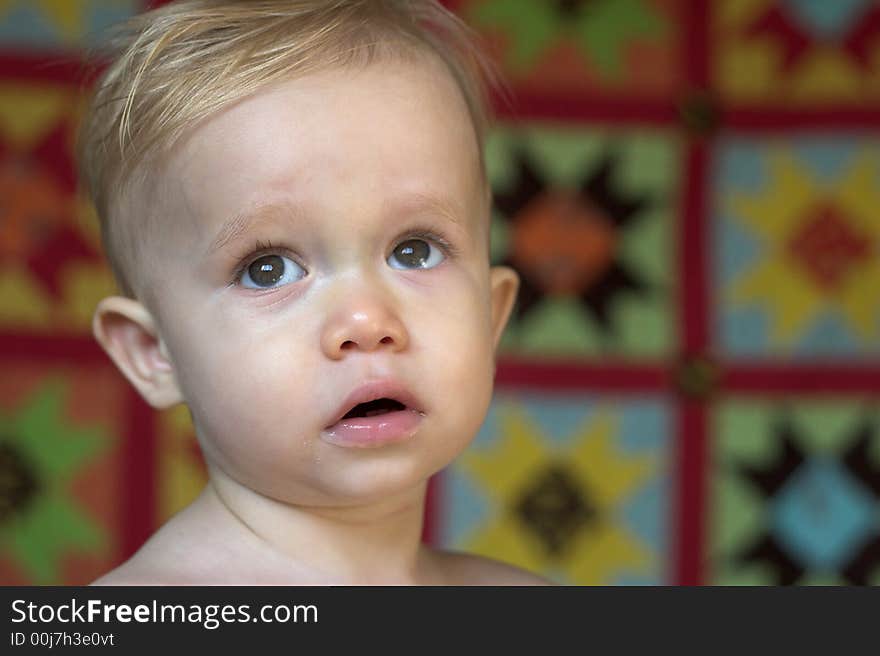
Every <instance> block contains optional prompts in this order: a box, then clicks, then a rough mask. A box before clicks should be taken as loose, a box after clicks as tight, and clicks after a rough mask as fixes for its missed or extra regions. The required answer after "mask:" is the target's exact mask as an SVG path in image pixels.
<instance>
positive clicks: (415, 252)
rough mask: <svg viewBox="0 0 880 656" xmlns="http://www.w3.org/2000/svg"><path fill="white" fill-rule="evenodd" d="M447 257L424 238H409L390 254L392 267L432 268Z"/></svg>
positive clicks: (389, 260)
mask: <svg viewBox="0 0 880 656" xmlns="http://www.w3.org/2000/svg"><path fill="white" fill-rule="evenodd" d="M444 259H446V258H445V256H444V255H443V251H442V250H440V248H439V247H438V246H437V245H435V244H432V243H431V242H429V241H425V240H424V239H407V240H406V241H403V242H401V243H400V244H398V245H397V247H396V248H395V249H394V250H393V251H391V255H389V256H388V265H389V266H390V267H391V268H392V269H432V268H434V267H435V266H437V265H438V264H440V263H441V262H442V261H443V260H444Z"/></svg>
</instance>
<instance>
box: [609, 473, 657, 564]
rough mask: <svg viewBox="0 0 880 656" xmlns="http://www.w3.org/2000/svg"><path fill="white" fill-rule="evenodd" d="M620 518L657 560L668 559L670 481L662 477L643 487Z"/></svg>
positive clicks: (628, 502) (632, 497) (624, 509)
mask: <svg viewBox="0 0 880 656" xmlns="http://www.w3.org/2000/svg"><path fill="white" fill-rule="evenodd" d="M664 469H665V468H664ZM618 516H619V521H620V522H621V524H623V526H625V527H626V529H627V530H628V531H630V532H631V533H632V534H633V535H635V536H636V537H637V538H638V539H639V540H640V541H641V542H642V543H644V544H645V545H647V546H648V547H650V548H651V550H652V551H653V552H654V553H655V554H656V555H657V556H658V557H663V556H665V554H666V552H667V535H668V533H669V477H668V476H667V475H665V474H661V475H658V476H657V477H655V478H653V479H652V480H650V481H649V482H648V483H646V484H645V485H643V486H642V487H641V488H640V489H639V490H637V491H636V492H635V493H634V494H633V495H632V496H631V497H630V498H629V499H628V500H627V502H626V504H625V505H624V506H623V507H622V508H621V509H620V510H619V512H618Z"/></svg>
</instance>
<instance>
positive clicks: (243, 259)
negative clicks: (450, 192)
mask: <svg viewBox="0 0 880 656" xmlns="http://www.w3.org/2000/svg"><path fill="white" fill-rule="evenodd" d="M410 239H424V240H425V241H430V242H433V243H434V244H435V245H437V246H438V247H439V248H440V250H442V251H443V254H444V255H445V256H446V257H447V258H451V259H455V257H456V256H457V255H458V249H457V248H456V247H455V246H453V245H452V244H451V243H449V241H448V240H447V239H445V238H444V237H443V236H442V235H439V234H437V233H436V232H434V231H433V230H429V229H417V230H413V231H410V232H406V233H404V234H403V235H401V236H400V237H398V238H397V239H395V240H394V247H393V248H392V249H391V252H393V251H394V249H395V248H397V247H398V246H399V245H400V244H402V243H403V242H405V241H408V240H410ZM391 252H389V253H388V255H387V256H386V259H387V258H388V257H390V256H391ZM266 255H284V256H286V257H290V258H291V259H294V260H295V259H296V258H295V257H293V256H292V254H291V251H290V249H288V248H285V247H284V246H274V245H273V244H272V242H271V241H266V242H262V241H260V240H257V243H256V244H255V245H254V246H253V248H251V249H249V250H248V251H247V252H245V253H244V254H243V255H240V256H238V257H236V258H235V260H234V261H236V262H239V263H240V264H239V265H238V266H237V267H235V271H234V272H233V274H232V278H231V279H230V280H229V286H230V287H233V286H236V285H238V284H239V280H240V279H241V276H242V274H244V272H245V270H246V269H247V268H248V267H249V266H250V265H251V264H253V263H254V261H256V260H257V259H259V258H261V257H264V256H266ZM297 264H299V266H301V267H302V268H303V269H304V270H306V267H304V266H303V265H302V264H300V263H299V262H297Z"/></svg>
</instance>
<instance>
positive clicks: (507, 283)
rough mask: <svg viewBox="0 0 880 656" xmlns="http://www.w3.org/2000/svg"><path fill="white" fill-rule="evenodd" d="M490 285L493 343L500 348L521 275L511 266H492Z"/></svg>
mask: <svg viewBox="0 0 880 656" xmlns="http://www.w3.org/2000/svg"><path fill="white" fill-rule="evenodd" d="M489 285H490V293H491V295H492V345H493V347H494V348H498V342H499V341H500V340H501V334H502V333H503V332H504V327H505V326H506V325H507V320H508V319H509V318H510V312H511V310H513V304H514V303H515V302H516V293H517V291H518V290H519V275H517V273H516V271H514V270H513V269H511V268H510V267H505V266H496V267H492V269H491V270H490V271H489Z"/></svg>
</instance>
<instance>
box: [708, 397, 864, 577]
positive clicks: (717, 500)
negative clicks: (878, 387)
mask: <svg viewBox="0 0 880 656" xmlns="http://www.w3.org/2000/svg"><path fill="white" fill-rule="evenodd" d="M714 423H715V437H714V439H713V455H712V457H713V460H714V463H713V465H712V483H711V490H712V493H711V497H712V501H711V504H710V516H711V540H710V545H711V546H710V562H711V569H712V574H711V578H712V582H713V583H716V584H761V585H791V584H799V585H800V584H834V585H877V584H880V406H878V405H877V403H876V400H873V401H868V400H859V399H834V398H826V399H822V400H810V401H807V400H800V399H794V398H793V399H787V400H785V401H759V400H751V399H732V400H729V401H728V402H726V403H724V404H722V405H721V406H720V407H719V408H718V409H717V411H716V413H715V417H714Z"/></svg>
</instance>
